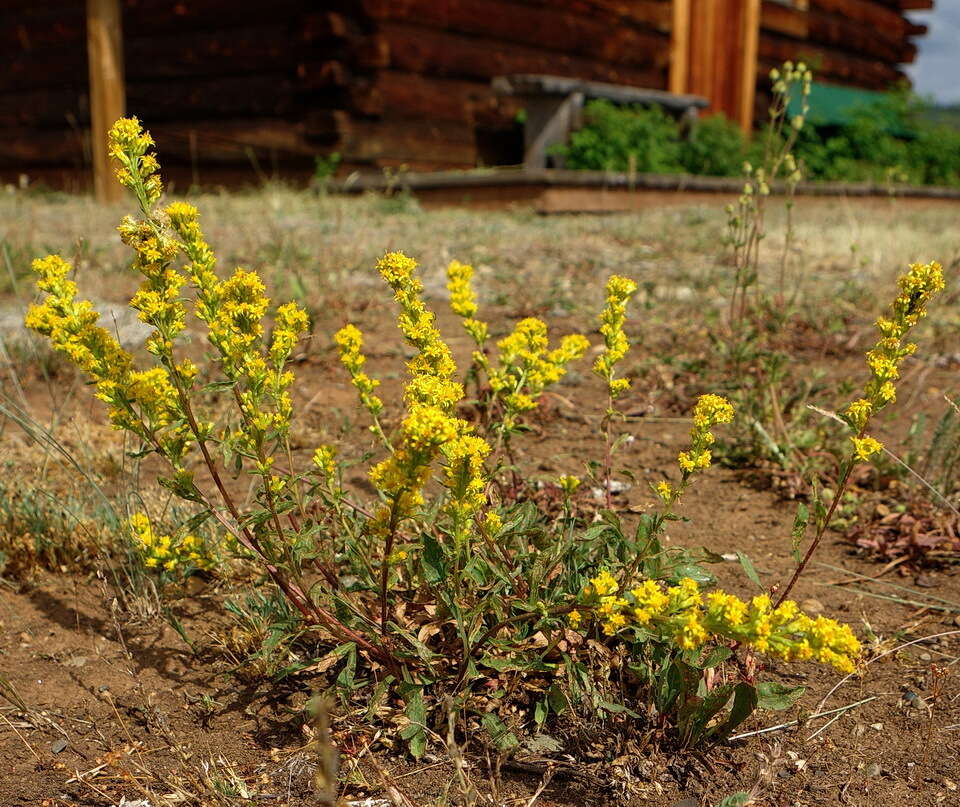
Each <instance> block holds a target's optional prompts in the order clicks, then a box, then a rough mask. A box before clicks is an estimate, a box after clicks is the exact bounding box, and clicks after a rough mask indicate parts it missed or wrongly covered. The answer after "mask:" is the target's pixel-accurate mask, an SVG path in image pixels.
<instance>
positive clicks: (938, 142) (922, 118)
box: [796, 92, 960, 186]
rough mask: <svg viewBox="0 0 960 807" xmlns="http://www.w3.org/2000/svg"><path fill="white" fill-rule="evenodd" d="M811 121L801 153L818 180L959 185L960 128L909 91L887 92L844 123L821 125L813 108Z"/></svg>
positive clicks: (798, 150)
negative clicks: (937, 115)
mask: <svg viewBox="0 0 960 807" xmlns="http://www.w3.org/2000/svg"><path fill="white" fill-rule="evenodd" d="M810 123H811V124H812V125H811V126H808V127H806V128H805V129H804V131H803V132H801V134H800V137H799V138H798V141H797V146H796V154H797V156H798V158H800V159H801V160H802V161H803V163H804V165H805V166H806V170H807V173H808V175H809V176H810V177H811V178H813V179H821V180H831V181H838V182H840V181H843V182H857V181H873V182H892V181H896V182H909V183H912V184H917V185H954V186H955V185H960V130H958V129H957V128H955V127H953V126H950V125H949V124H946V123H939V122H937V121H936V120H935V119H934V118H933V117H932V116H931V111H930V109H929V107H928V105H927V104H925V103H924V102H923V101H922V100H920V99H918V98H917V97H916V96H914V95H911V94H910V93H907V92H891V93H887V94H886V95H885V96H884V97H883V98H882V99H881V100H879V101H877V102H875V103H872V104H865V105H863V106H861V107H858V108H856V109H855V110H854V111H853V114H852V116H851V120H850V121H849V122H848V123H845V124H842V125H840V126H823V125H818V124H817V117H816V109H814V110H813V111H812V113H811V115H810Z"/></svg>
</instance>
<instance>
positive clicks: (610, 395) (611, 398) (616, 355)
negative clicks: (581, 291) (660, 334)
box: [593, 275, 637, 508]
mask: <svg viewBox="0 0 960 807" xmlns="http://www.w3.org/2000/svg"><path fill="white" fill-rule="evenodd" d="M636 292H637V284H636V283H635V282H634V281H632V280H630V279H629V278H626V277H621V276H620V275H611V277H610V279H609V280H607V303H606V305H605V306H604V309H603V311H602V312H601V313H600V333H601V335H602V336H603V346H604V349H603V352H602V353H601V354H600V355H599V356H597V360H596V362H594V365H593V372H594V373H596V374H597V375H598V376H600V378H602V379H603V380H604V382H605V383H606V386H607V411H606V412H605V413H604V416H603V436H604V441H605V443H606V454H605V459H604V469H603V489H604V494H605V497H606V504H607V507H608V508H609V507H611V506H612V504H613V500H612V496H613V494H612V491H611V490H610V483H611V476H612V474H613V428H612V427H613V420H614V418H616V417H618V415H619V412H618V411H617V408H616V404H615V402H616V400H617V399H618V398H619V397H620V396H621V395H623V394H624V393H625V392H626V391H627V390H628V389H630V379H629V378H618V377H617V374H616V371H617V365H618V364H619V363H620V362H621V361H622V360H623V357H624V356H626V355H627V351H628V350H629V349H630V341H629V340H628V339H627V335H626V334H625V333H624V331H623V325H624V322H625V321H626V318H627V303H628V302H629V301H630V298H631V297H633V295H634V294H636Z"/></svg>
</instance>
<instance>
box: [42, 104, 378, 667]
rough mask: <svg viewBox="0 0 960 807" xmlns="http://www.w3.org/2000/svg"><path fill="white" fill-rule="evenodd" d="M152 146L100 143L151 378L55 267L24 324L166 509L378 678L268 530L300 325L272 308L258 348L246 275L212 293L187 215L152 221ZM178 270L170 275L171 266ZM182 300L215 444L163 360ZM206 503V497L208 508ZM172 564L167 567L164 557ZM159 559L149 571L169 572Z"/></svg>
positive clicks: (139, 134)
mask: <svg viewBox="0 0 960 807" xmlns="http://www.w3.org/2000/svg"><path fill="white" fill-rule="evenodd" d="M152 147H153V140H152V138H151V137H150V135H149V133H148V132H145V131H143V129H142V128H141V126H140V124H139V122H138V121H137V120H136V118H129V119H121V120H119V121H118V122H117V123H116V124H115V125H114V127H113V128H112V129H111V132H110V153H111V155H112V156H113V158H114V159H115V160H116V162H117V164H118V165H119V168H118V171H117V178H118V180H119V181H120V183H121V184H122V185H124V186H125V187H127V188H129V189H130V190H131V191H132V192H133V194H134V196H136V198H137V200H138V202H139V206H140V215H141V218H140V219H139V220H138V219H135V218H133V217H130V216H127V217H125V218H124V219H123V221H122V222H121V224H120V227H119V231H120V237H121V239H122V240H123V241H124V243H125V244H127V245H128V246H129V247H131V249H132V250H133V252H134V260H133V263H132V267H131V268H132V269H133V271H135V272H136V273H137V274H139V275H140V276H141V277H142V282H141V285H140V288H139V290H138V291H137V292H136V294H135V295H134V296H133V298H132V300H131V306H132V307H133V308H134V309H136V310H137V311H138V312H139V317H140V320H141V321H142V322H144V323H145V324H147V325H149V326H150V327H151V328H152V332H151V334H150V336H149V337H148V339H147V342H146V348H147V350H148V352H149V353H150V354H151V355H152V356H153V357H154V359H155V364H154V366H152V367H149V368H147V369H144V370H137V369H135V366H134V361H133V357H132V356H131V355H130V354H129V353H127V352H126V351H124V350H123V349H122V348H121V347H120V345H119V344H118V343H117V342H116V340H115V339H114V338H113V337H112V336H111V335H110V334H109V332H108V331H106V329H104V328H102V327H100V326H98V325H97V324H96V323H97V320H98V315H97V313H96V312H95V311H94V310H93V307H92V305H91V304H90V303H89V302H87V301H84V300H80V301H78V300H77V299H76V294H77V288H76V285H75V284H74V283H73V282H72V281H70V280H68V279H67V275H68V274H69V272H70V270H71V267H70V266H69V264H67V263H66V261H64V260H63V259H62V258H60V257H59V256H56V255H51V256H48V257H47V258H44V259H42V260H38V261H35V262H34V267H33V268H34V271H35V272H36V273H37V275H38V281H37V285H38V288H39V289H40V290H41V291H42V292H44V293H45V298H44V300H43V302H42V303H41V304H40V305H36V306H33V307H31V309H30V310H29V311H28V313H27V317H26V324H27V326H28V327H30V328H32V329H34V330H36V331H38V332H39V333H42V334H45V335H47V336H48V337H49V338H50V340H51V343H52V344H53V346H54V347H55V348H56V349H57V350H60V351H62V352H63V353H65V354H66V355H67V356H68V357H70V358H71V359H72V360H73V361H74V362H75V363H76V364H77V365H78V366H79V367H80V368H81V369H82V370H83V371H85V372H86V373H87V374H88V375H89V377H90V378H91V380H92V381H93V382H94V383H95V385H96V388H97V395H98V397H100V398H101V399H102V400H104V401H105V402H106V403H107V405H108V407H109V411H110V418H111V422H112V423H113V425H114V427H115V428H118V429H124V430H127V431H130V432H132V433H133V434H135V435H136V436H137V437H139V438H140V439H141V440H142V441H143V443H144V445H145V447H146V448H147V449H148V450H150V451H153V452H155V453H156V454H158V455H160V457H162V458H163V459H164V460H166V461H167V462H168V463H169V464H170V466H171V468H172V470H173V473H172V475H171V477H170V478H168V479H163V480H161V482H162V483H163V484H164V485H166V486H167V487H169V488H170V489H171V490H172V491H173V492H174V493H176V494H177V495H178V496H180V497H182V498H184V499H187V500H190V501H193V502H196V503H198V504H200V505H201V506H202V507H203V508H204V510H205V513H206V514H207V515H210V516H213V517H214V518H216V519H217V521H218V522H219V523H220V524H221V525H222V526H223V527H224V529H225V530H227V532H228V533H230V534H232V535H234V536H235V537H236V539H237V541H238V542H239V544H240V545H242V546H243V547H244V548H245V549H246V550H247V551H249V552H250V553H251V554H252V555H253V556H254V557H255V558H257V559H258V560H259V562H260V563H261V564H262V566H263V568H264V569H265V571H266V572H267V573H268V574H269V575H270V576H271V578H272V579H273V580H274V582H275V583H276V585H277V587H278V588H279V589H280V590H281V591H282V592H283V593H284V595H285V596H286V597H287V598H288V600H289V601H290V602H291V604H292V605H293V606H294V607H296V609H297V610H298V611H299V612H300V614H301V615H302V617H303V619H304V622H305V623H306V624H308V625H321V626H323V627H324V628H325V629H326V630H327V631H329V632H330V633H331V634H332V635H334V636H336V637H337V638H338V639H339V640H340V641H344V642H354V643H356V645H357V647H359V648H361V649H363V650H364V651H366V652H367V653H368V654H369V655H370V656H372V657H375V658H378V659H379V660H380V661H382V662H383V663H385V664H387V665H388V666H391V667H393V666H394V662H393V659H392V657H391V656H390V654H389V652H387V651H385V650H384V649H383V648H381V647H376V646H374V645H373V644H371V643H370V642H369V641H368V640H367V639H365V638H364V637H363V636H360V635H359V634H357V633H356V632H355V631H353V630H352V629H350V628H349V627H347V626H346V625H345V624H344V623H343V622H342V621H341V620H340V619H338V618H337V617H336V616H335V615H333V614H332V613H330V612H329V611H327V610H326V609H325V608H323V607H322V606H320V605H319V604H318V603H316V602H315V601H314V599H313V598H312V597H311V596H310V594H309V593H308V592H307V589H306V586H304V585H303V583H302V582H301V580H300V574H299V570H298V568H297V566H296V563H295V559H294V558H293V556H292V554H291V550H290V543H291V542H290V541H288V540H287V539H288V538H289V537H291V536H290V531H289V530H287V529H285V528H284V525H283V523H282V522H281V519H280V516H281V513H282V512H288V511H289V509H290V508H291V507H292V506H296V505H295V503H294V502H293V498H294V497H295V495H296V493H295V491H292V490H291V488H292V487H294V486H295V485H296V484H298V478H297V477H295V476H294V475H293V472H292V469H291V470H290V471H288V472H286V473H283V474H280V473H278V472H277V471H276V469H275V468H274V460H273V453H274V452H275V451H276V450H286V451H287V453H288V456H289V440H288V437H289V428H290V419H291V416H292V409H293V407H292V403H291V400H290V394H289V389H290V385H291V384H292V382H293V374H292V373H291V372H290V371H289V369H288V364H289V359H290V354H291V352H292V350H293V348H294V346H295V345H296V343H297V341H298V339H299V338H300V336H301V335H302V334H303V333H304V332H305V331H306V329H307V326H308V320H307V316H306V313H305V312H304V311H303V310H302V309H300V308H299V307H297V306H295V305H292V304H291V305H285V306H281V307H280V308H279V309H278V310H277V311H276V313H275V316H274V329H273V339H272V340H271V341H270V342H269V344H267V343H266V342H265V340H264V339H263V332H264V327H263V317H264V315H265V313H266V311H267V309H268V307H269V300H268V299H267V297H266V296H265V294H264V287H263V284H262V283H261V281H260V279H259V278H258V277H257V275H256V274H254V273H251V272H246V271H244V270H243V269H237V270H236V271H235V272H234V273H233V275H232V276H231V277H229V278H228V279H226V280H223V281H221V280H220V279H219V278H218V276H217V274H216V272H215V265H216V259H215V257H214V255H213V252H212V250H211V249H210V247H209V246H208V245H207V244H206V242H205V241H204V239H203V234H202V232H201V230H200V226H199V215H198V213H197V211H196V208H194V207H193V206H192V205H189V204H186V203H183V202H174V203H173V204H171V205H170V206H169V207H168V208H167V209H166V211H164V212H163V213H160V212H158V211H157V210H156V209H155V205H156V203H157V202H158V201H159V198H160V195H161V193H162V189H163V183H162V181H161V178H160V174H159V165H158V163H157V160H156V158H155V157H154V156H153V154H152V153H151V151H150V150H151V149H152ZM181 255H182V256H184V257H185V258H186V264H185V266H184V267H183V269H182V270H181V269H178V268H177V267H176V265H175V262H176V260H177V259H178V258H179V257H180V256H181ZM188 284H189V285H190V286H192V287H193V289H194V292H195V297H194V300H193V305H192V313H193V314H194V315H195V316H196V317H197V318H198V319H199V320H200V321H201V322H204V323H205V324H206V325H207V336H208V340H209V342H210V344H211V346H212V347H213V348H214V349H215V350H216V353H217V355H218V358H219V364H220V370H221V373H222V375H223V378H224V384H225V386H226V387H227V388H229V389H230V391H231V393H232V395H233V397H234V401H235V403H236V407H237V411H238V412H239V414H240V422H239V423H238V424H236V426H234V427H229V428H227V429H225V430H224V431H223V432H221V433H219V434H215V428H214V424H213V423H212V422H211V421H208V420H205V419H203V418H202V417H201V416H199V415H198V413H197V412H196V411H195V408H194V404H193V401H192V394H193V391H194V385H195V382H196V378H197V374H198V370H197V368H196V366H195V365H194V364H193V363H192V362H191V361H190V360H189V359H187V358H184V359H182V360H179V361H178V360H177V357H176V348H177V343H178V341H179V338H180V336H181V335H182V333H183V331H184V329H185V324H186V314H187V307H186V305H185V302H186V301H185V300H184V299H183V297H182V296H181V290H182V289H183V287H184V286H186V285H188ZM193 450H196V451H198V452H199V454H200V455H201V457H202V461H203V464H204V466H205V467H206V468H207V470H208V472H209V475H210V480H211V481H212V483H213V486H214V487H215V489H216V491H217V494H215V495H214V496H211V494H210V493H208V492H207V491H206V490H204V488H202V487H201V486H199V485H197V484H196V482H195V481H194V472H193V470H192V468H191V465H190V463H189V454H190V453H191V451H193ZM217 452H219V453H221V454H223V455H224V458H225V459H226V458H229V457H235V458H237V460H238V462H239V465H240V466H241V467H242V466H247V467H248V468H249V469H250V471H251V472H252V473H253V474H254V475H255V476H257V477H259V480H260V485H259V489H258V501H259V504H260V505H261V507H262V508H263V509H262V510H261V511H258V512H255V513H244V512H241V510H240V508H239V507H238V505H237V503H236V501H235V500H234V498H233V497H232V496H231V494H230V492H229V491H228V489H227V487H226V485H225V484H224V481H223V477H222V474H221V467H220V464H219V463H218V461H217V459H216V456H215V455H216V453H217ZM215 496H219V503H218V502H217V499H216V498H215ZM148 527H149V524H146V525H145V524H144V521H143V519H142V518H139V517H135V518H134V519H133V521H132V523H131V528H132V531H133V533H134V534H135V536H136V537H137V540H138V541H139V543H140V544H141V546H142V549H143V550H144V552H145V554H146V557H147V560H150V559H151V558H152V559H154V560H155V562H156V564H160V563H161V557H166V555H169V554H170V553H171V551H173V550H174V549H175V548H180V549H182V551H180V552H179V555H176V557H180V556H183V557H185V558H186V559H187V560H195V559H193V558H191V556H190V553H191V552H194V551H195V548H196V547H195V546H194V540H193V539H191V541H190V542H189V543H188V542H187V540H186V538H184V539H182V540H181V541H180V543H179V544H176V545H175V544H174V542H173V541H172V539H171V542H170V543H169V544H168V543H166V542H165V541H164V536H160V537H157V536H156V535H155V534H154V533H153V532H152V529H148ZM175 554H176V553H175ZM170 560H171V557H166V559H165V560H163V564H167V563H169V562H170Z"/></svg>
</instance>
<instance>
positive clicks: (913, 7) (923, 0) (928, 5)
mask: <svg viewBox="0 0 960 807" xmlns="http://www.w3.org/2000/svg"><path fill="white" fill-rule="evenodd" d="M897 5H898V6H899V7H900V8H902V9H903V10H904V11H929V10H930V9H932V8H933V0H899V2H898V3H897Z"/></svg>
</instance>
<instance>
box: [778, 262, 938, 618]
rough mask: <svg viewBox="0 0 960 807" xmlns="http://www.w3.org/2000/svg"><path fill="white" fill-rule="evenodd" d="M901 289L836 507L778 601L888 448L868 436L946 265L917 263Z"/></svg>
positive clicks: (872, 359) (851, 415)
mask: <svg viewBox="0 0 960 807" xmlns="http://www.w3.org/2000/svg"><path fill="white" fill-rule="evenodd" d="M897 286H898V287H899V289H900V292H899V294H898V295H897V297H896V298H895V299H894V301H893V305H892V306H891V309H890V314H889V316H886V317H880V318H879V319H878V320H877V323H876V324H877V330H878V331H879V333H880V337H879V339H877V343H876V344H875V345H874V347H873V348H872V349H870V350H869V351H867V366H868V367H869V368H870V380H869V381H868V382H867V384H866V386H865V388H864V392H863V396H862V397H860V398H857V399H856V400H855V401H853V402H852V403H851V404H850V405H849V406H848V407H847V408H846V410H845V412H844V419H845V420H846V422H847V423H848V424H849V426H850V428H851V429H852V430H853V432H854V434H853V436H852V437H851V438H850V442H851V447H850V450H849V452H848V454H847V456H846V457H845V459H844V460H843V462H842V464H841V467H840V478H839V481H838V482H837V486H836V491H835V493H834V495H833V499H832V500H831V502H830V507H829V508H828V510H827V512H826V515H825V516H824V517H823V518H822V519H821V520H820V521H819V522H818V524H817V533H816V535H815V536H814V538H813V540H812V541H811V542H810V546H809V547H808V548H807V552H806V554H805V555H804V557H803V559H802V560H801V561H800V563H799V564H798V565H797V568H796V570H795V571H794V573H793V576H792V577H791V578H790V580H789V582H788V583H787V585H786V586H785V587H784V588H783V591H782V592H781V594H780V598H779V599H778V601H777V602H778V603H781V602H783V601H784V600H785V599H786V597H787V595H788V594H789V593H790V591H791V590H792V589H793V587H794V585H795V584H796V582H797V580H798V579H799V578H800V575H801V574H803V570H804V569H806V567H807V564H809V562H810V559H811V558H812V557H813V553H814V552H816V550H817V547H818V546H819V545H820V541H821V539H822V538H823V534H824V533H825V532H826V529H827V526H828V525H829V524H830V521H831V519H832V517H833V514H834V511H835V510H836V509H837V504H838V503H839V502H840V499H841V498H842V496H843V492H844V490H845V489H846V486H847V482H848V481H849V480H850V473H851V471H852V470H853V468H854V466H855V465H856V464H857V463H858V462H869V461H871V458H872V457H873V456H875V455H876V454H878V453H879V452H880V451H881V450H882V449H883V444H882V443H881V442H880V441H879V440H877V439H876V438H875V437H871V436H870V435H868V434H867V430H868V428H869V426H870V421H871V419H872V418H873V416H874V415H875V414H876V413H877V412H879V411H880V410H881V409H883V408H884V407H885V406H887V404H890V403H893V402H894V401H896V399H897V388H896V383H895V382H896V381H897V379H899V378H900V365H901V364H902V363H903V360H904V359H905V358H906V357H907V356H910V355H912V354H913V352H914V351H915V350H916V349H917V346H916V345H915V344H913V343H912V342H907V341H906V339H907V336H908V335H909V333H910V331H911V330H912V329H913V327H914V326H915V325H916V324H917V323H918V322H920V320H921V319H923V318H924V317H925V316H926V315H927V304H928V303H929V302H930V300H931V299H932V298H933V296H934V295H935V294H937V293H938V292H940V291H942V290H943V288H944V281H943V267H941V266H940V264H939V263H937V262H936V261H933V262H931V263H914V264H911V265H910V268H909V270H908V271H907V272H906V274H904V275H901V276H900V278H899V279H898V280H897Z"/></svg>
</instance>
